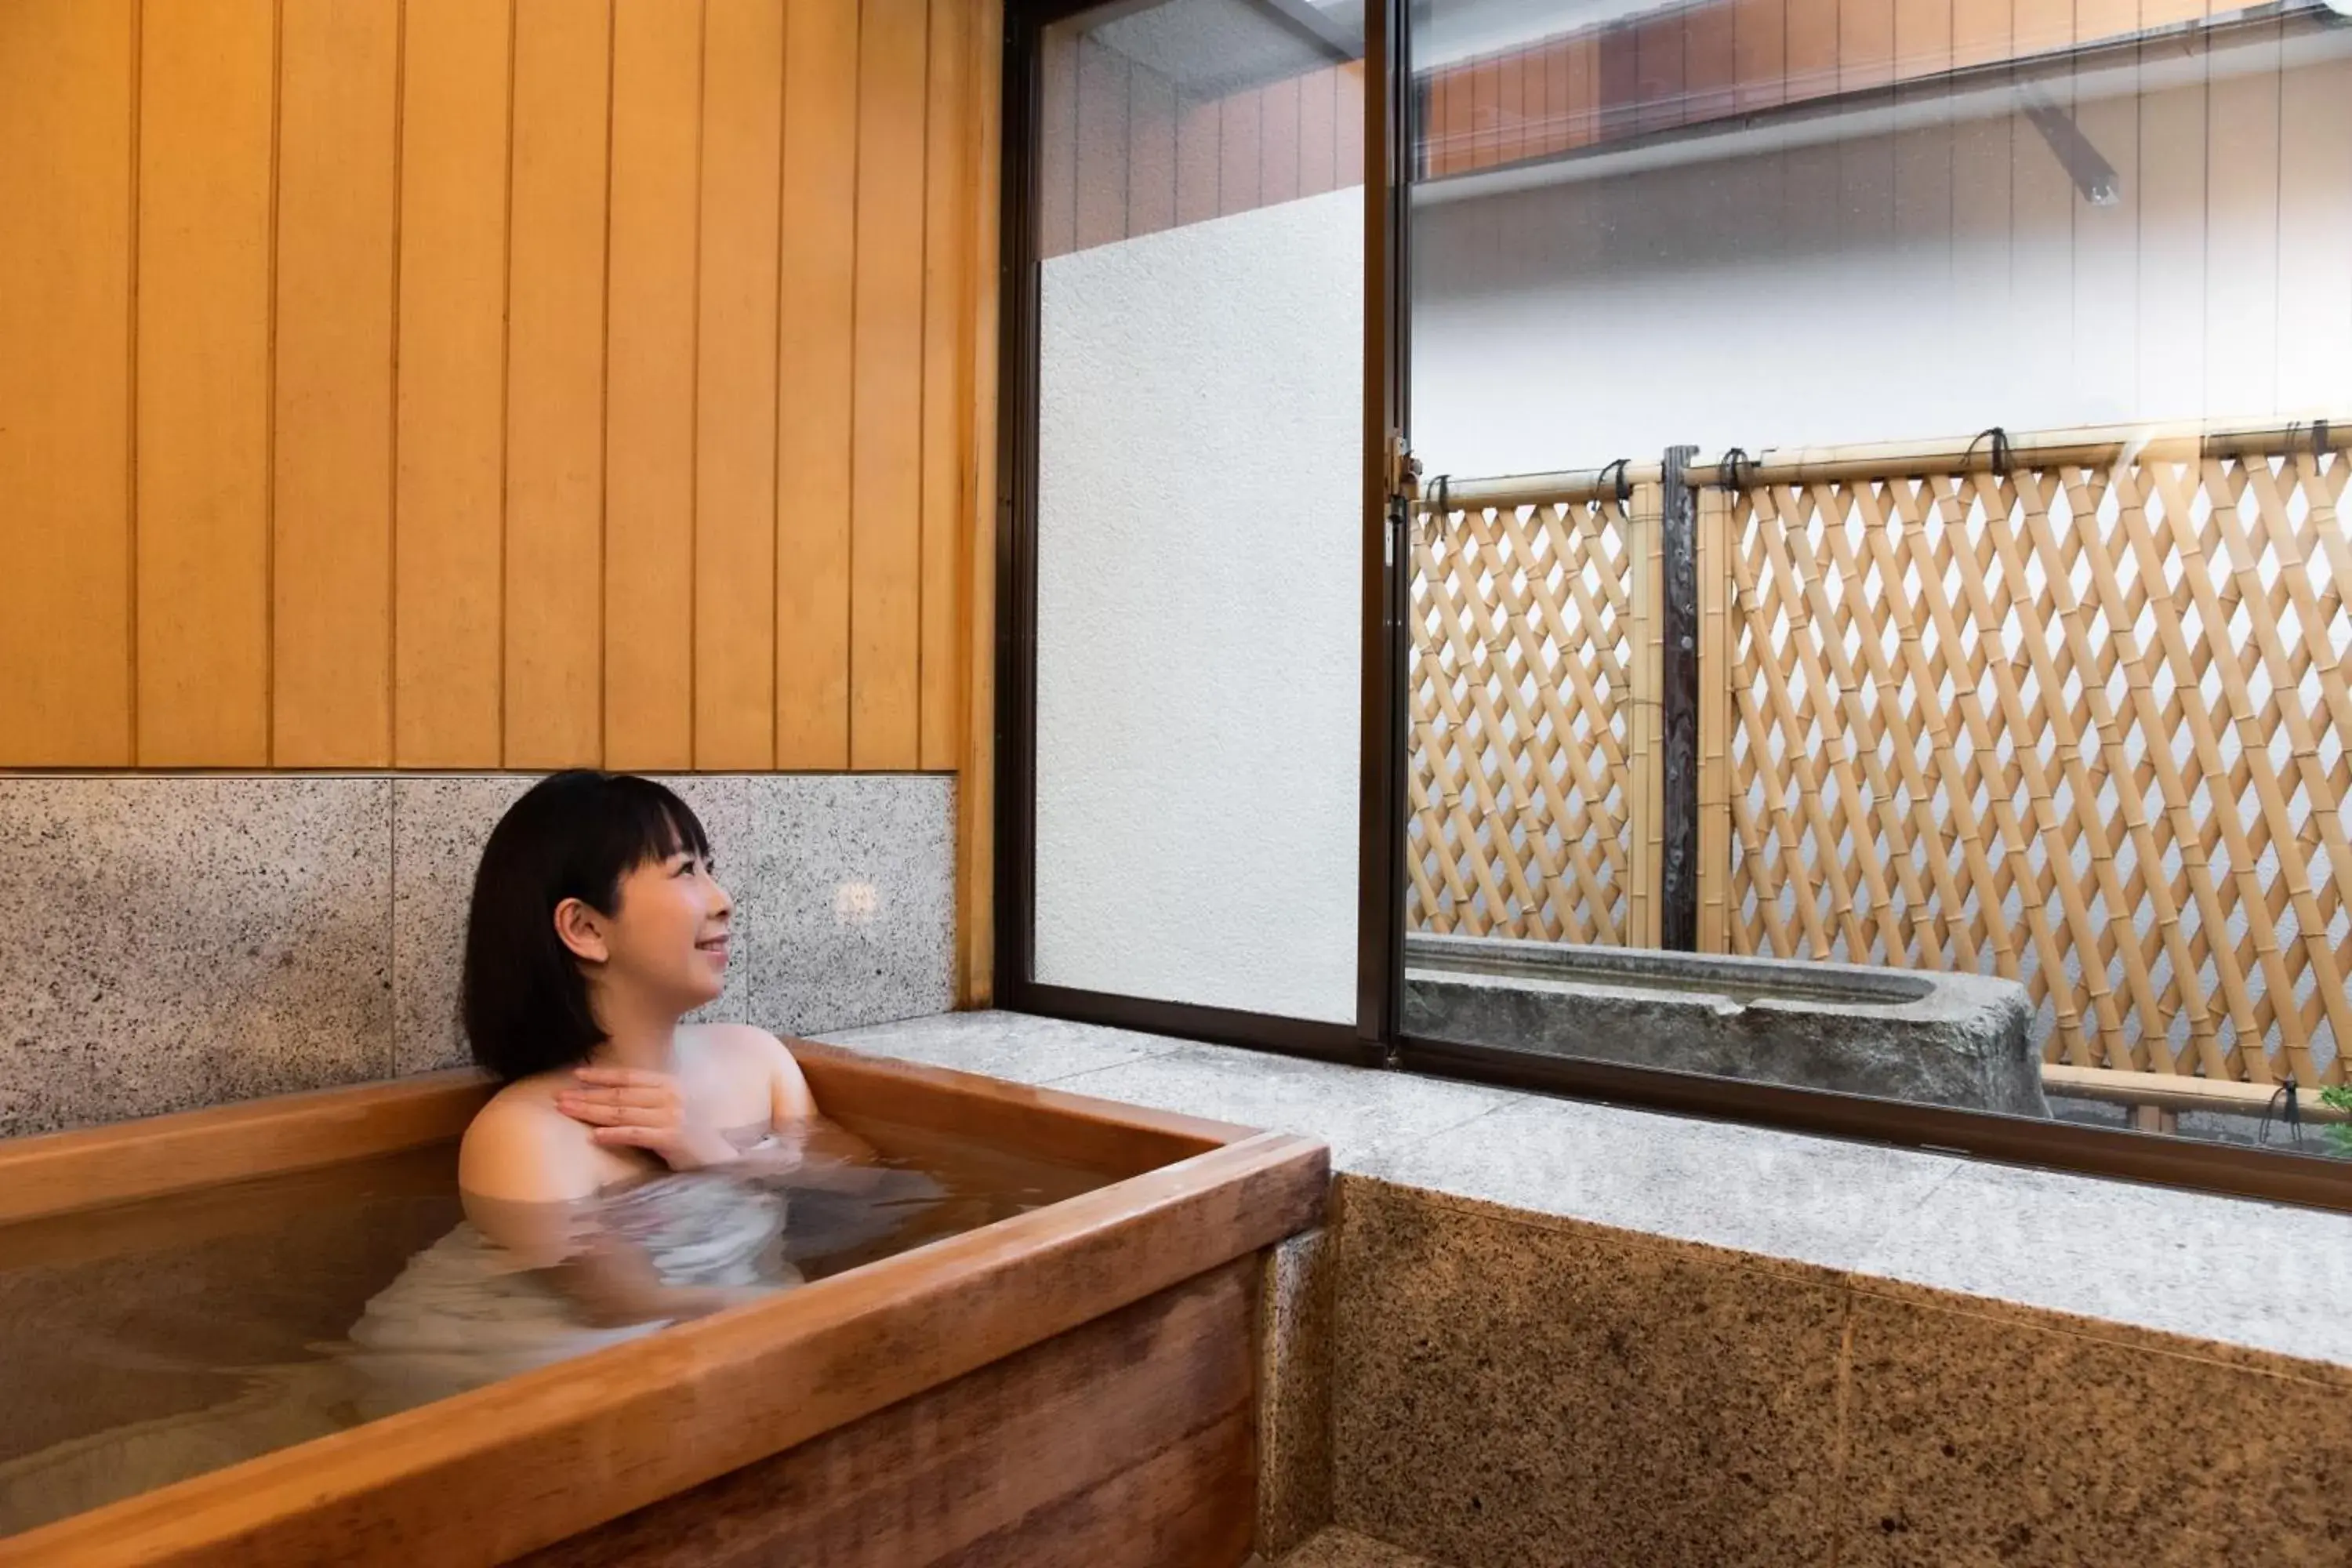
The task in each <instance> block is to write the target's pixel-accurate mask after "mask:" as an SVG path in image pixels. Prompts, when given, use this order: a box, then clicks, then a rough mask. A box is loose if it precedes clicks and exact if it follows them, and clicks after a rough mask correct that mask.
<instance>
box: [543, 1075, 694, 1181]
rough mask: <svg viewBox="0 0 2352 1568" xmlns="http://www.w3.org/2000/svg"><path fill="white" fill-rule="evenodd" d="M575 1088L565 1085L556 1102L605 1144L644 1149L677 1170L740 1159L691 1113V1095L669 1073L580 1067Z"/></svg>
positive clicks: (575, 1077)
mask: <svg viewBox="0 0 2352 1568" xmlns="http://www.w3.org/2000/svg"><path fill="white" fill-rule="evenodd" d="M572 1079H573V1080H574V1082H575V1084H576V1085H577V1087H575V1088H572V1089H560V1090H558V1091H557V1093H556V1096H555V1108H556V1109H557V1110H561V1111H562V1112H563V1114H564V1115H566V1116H569V1117H571V1118H572V1120H573V1121H584V1122H586V1123H587V1124H588V1125H589V1126H590V1127H591V1128H593V1129H594V1131H593V1132H592V1133H591V1134H590V1136H592V1137H593V1138H594V1139H595V1140H596V1142H599V1143H601V1144H603V1145H604V1147H606V1148H608V1149H611V1148H630V1149H644V1150H646V1151H648V1152H651V1153H654V1154H656V1155H658V1156H659V1157H660V1159H661V1161H662V1163H664V1164H666V1165H667V1166H668V1167H669V1168H670V1169H671V1170H673V1171H699V1170H702V1169H704V1168H706V1167H708V1166H711V1165H724V1164H728V1163H731V1162H732V1161H733V1160H734V1159H735V1154H736V1151H735V1146H734V1145H733V1144H731V1143H730V1142H727V1140H726V1139H725V1138H723V1137H721V1136H719V1131H718V1130H717V1129H715V1128H710V1127H705V1126H702V1125H701V1124H700V1123H698V1122H697V1121H694V1120H693V1119H692V1117H691V1116H690V1115H689V1114H688V1110H687V1105H686V1095H685V1094H684V1092H683V1091H681V1090H680V1089H679V1088H678V1087H677V1079H674V1078H672V1077H670V1076H669V1075H668V1074H667V1073H659V1072H644V1071H640V1070H638V1069H636V1068H579V1069H577V1070H576V1071H574V1072H573V1074H572Z"/></svg>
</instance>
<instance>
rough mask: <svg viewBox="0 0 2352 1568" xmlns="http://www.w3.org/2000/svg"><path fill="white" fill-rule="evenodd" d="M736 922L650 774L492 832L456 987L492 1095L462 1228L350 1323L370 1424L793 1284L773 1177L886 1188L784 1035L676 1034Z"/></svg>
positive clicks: (475, 1151) (565, 776)
mask: <svg viewBox="0 0 2352 1568" xmlns="http://www.w3.org/2000/svg"><path fill="white" fill-rule="evenodd" d="M732 915H733V905H732V903H731V901H730V900H729V898H728V896H727V891H726V889H723V888H721V887H720V886H719V882H718V880H717V879H716V877H715V876H714V874H713V867H712V862H711V853H710V843H709V838H708V837H707V836H706V835H705V834H704V832H703V828H702V825H701V823H700V822H698V821H697V820H696V818H695V816H694V814H693V812H692V811H690V810H689V809H688V807H687V805H686V803H685V802H684V801H682V800H680V799H679V798H678V797H677V795H674V794H672V793H671V792H670V791H669V790H667V789H666V788H664V787H663V786H662V785H660V784H656V783H654V782H652V781H651V780H649V779H643V778H635V777H630V776H626V775H621V774H613V773H592V772H574V773H557V774H554V775H552V776H551V777H549V778H547V779H544V780H542V781H541V783H539V784H536V785H534V786H533V787H532V788H531V789H530V792H529V793H528V794H526V795H523V796H522V798H521V799H520V800H518V801H517V802H516V803H515V804H514V805H513V807H512V808H511V809H509V811H508V813H507V815H506V816H505V817H504V819H502V820H501V821H500V822H499V825H498V827H497V829H496V830H495V831H494V832H492V834H491V835H490V838H489V842H488V846H487V847H485V848H484V849H483V851H482V860H481V866H480V868H479V870H478V872H477V873H476V877H475V882H474V897H473V905H472V910H471V912H470V914H469V916H468V919H467V931H466V953H465V973H464V980H463V985H462V991H463V1015H464V1020H465V1027H466V1034H467V1038H468V1040H469V1041H470V1043H471V1045H472V1047H473V1053H474V1059H475V1060H476V1061H478V1062H479V1063H480V1064H481V1065H482V1066H483V1067H484V1068H488V1070H489V1071H490V1072H491V1073H492V1074H493V1075H495V1076H496V1077H497V1078H498V1079H499V1080H500V1081H501V1083H502V1084H503V1087H502V1088H501V1089H499V1092H498V1094H497V1095H496V1097H495V1098H493V1099H492V1100H490V1101H489V1103H488V1105H486V1106H484V1107H483V1108H482V1110H481V1111H480V1112H479V1113H478V1115H477V1116H476V1117H475V1119H474V1121H473V1123H472V1125H470V1126H469V1127H468V1128H467V1131H466V1137H465V1142H464V1143H463V1145H462V1147H461V1151H460V1153H459V1156H458V1163H457V1184H458V1188H459V1192H460V1195H461V1196H462V1198H463V1199H464V1203H465V1212H466V1217H467V1223H466V1224H464V1225H461V1226H458V1227H457V1230H455V1231H454V1232H452V1233H451V1234H450V1235H449V1236H447V1237H444V1238H443V1239H442V1240H441V1241H439V1242H437V1243H436V1244H435V1245H434V1246H433V1247H429V1248H427V1249H426V1250H425V1252H423V1253H420V1254H419V1255H418V1256H417V1257H416V1258H414V1259H412V1260H411V1261H410V1263H409V1265H408V1267H407V1268H406V1269H405V1270H404V1272H403V1273H402V1275H401V1277H400V1278H399V1279H397V1280H395V1281H394V1283H393V1284H392V1285H391V1286H390V1287H388V1288H387V1289H384V1290H383V1292H382V1293H381V1294H379V1295H378V1296H377V1297H376V1298H375V1299H374V1300H372V1301H370V1302H369V1303H368V1308H367V1311H366V1314H365V1316H363V1317H362V1320H361V1321H360V1322H359V1323H358V1324H357V1325H356V1326H355V1327H354V1328H353V1329H352V1331H351V1336H350V1337H351V1341H352V1347H353V1348H352V1349H351V1350H348V1351H346V1352H344V1353H345V1359H346V1360H347V1361H348V1363H350V1364H351V1365H352V1367H353V1369H354V1370H356V1371H357V1372H359V1373H361V1374H362V1386H363V1388H364V1389H365V1390H366V1392H365V1394H363V1395H362V1405H363V1407H365V1408H366V1410H367V1413H369V1414H377V1413H381V1412H382V1411H384V1410H387V1409H390V1408H394V1407H399V1406H405V1405H415V1404H418V1403H421V1402H423V1401H424V1400H426V1399H431V1398H437V1397H440V1396H441V1395H443V1394H452V1393H456V1392H457V1391H459V1390H461V1389H464V1388H468V1387H473V1386H477V1385H478V1384H483V1383H487V1382H489V1381H491V1380H493V1379H495V1378H498V1377H500V1376H504V1375H506V1374H508V1373H514V1372H519V1371H522V1370H525V1369H527V1368H529V1367H532V1366H538V1365H542V1364H545V1363H549V1362H552V1361H556V1360H560V1359H562V1358H564V1357H567V1356H572V1355H577V1354H580V1353H582V1352H585V1351H590V1350H594V1349H596V1348H598V1347H600V1346H601V1345H604V1344H608V1343H613V1342H618V1341H620V1340H625V1339H630V1338H634V1337H635V1336H637V1335H639V1334H643V1333H646V1332H649V1331H652V1330H655V1329H657V1328H659V1327H661V1326H663V1325H664V1324H666V1323H671V1322H676V1321H680V1320H682V1319H688V1318H694V1317H699V1316H702V1315H703V1314H706V1313H709V1312H712V1311H716V1310H720V1309H722V1308H726V1307H729V1306H732V1305H734V1304H736V1303H738V1302H741V1301H745V1300H752V1299H755V1298H757V1297H759V1296H761V1295H763V1294H767V1293H771V1292H773V1291H776V1290H780V1289H788V1288H790V1287H791V1286H793V1285H795V1284H797V1283H799V1280H800V1277H799V1275H798V1274H797V1273H796V1272H795V1271H794V1270H793V1268H792V1267H791V1265H790V1264H789V1263H787V1262H786V1261H785V1258H784V1249H783V1246H782V1237H783V1235H784V1232H785V1228H786V1220H787V1216H786V1214H785V1201H784V1198H783V1196H782V1194H781V1193H780V1192H779V1191H778V1190H777V1189H778V1188H779V1187H780V1186H790V1187H802V1188H814V1189H831V1190H834V1191H840V1190H844V1189H845V1188H846V1189H849V1190H864V1189H866V1188H867V1187H869V1186H870V1185H871V1184H873V1183H874V1182H876V1181H877V1179H880V1178H882V1177H883V1176H884V1174H885V1173H882V1172H879V1171H877V1170H874V1169H872V1168H871V1167H870V1166H869V1165H868V1164H867V1163H866V1162H867V1161H868V1160H870V1158H871V1153H870V1151H868V1150H866V1148H865V1146H864V1145H863V1144H862V1143H860V1142H858V1141H857V1140H856V1139H855V1138H853V1137H851V1136H850V1135H849V1134H847V1133H845V1132H844V1131H841V1130H840V1129H838V1128H836V1127H834V1126H832V1125H831V1124H829V1123H827V1122H825V1121H823V1120H822V1119H821V1118H819V1117H818V1116H817V1114H816V1108H815V1104H814V1101H813V1100H811V1098H810V1095H809V1090H808V1086H807V1084H806V1083H805V1082H804V1081H803V1079H802V1077H801V1072H800V1068H798V1067H797V1066H796V1065H795V1064H794V1063H793V1058H792V1053H791V1052H789V1051H787V1050H786V1049H785V1048H784V1047H783V1046H782V1044H781V1043H779V1042H778V1041H777V1040H776V1038H775V1037H773V1036H772V1035H769V1034H767V1033H766V1032H764V1031H762V1030H760V1029H756V1028H751V1027H749V1026H743V1025H740V1024H688V1023H685V1022H684V1021H683V1020H684V1019H685V1018H686V1016H687V1015H688V1014H689V1013H692V1012H693V1011H694V1010H695V1009H697V1008H698V1007H700V1006H702V1005H705V1004H706V1003H709V1002H711V1001H713V1000H715V999H716V998H717V997H718V995H719V992H720V990H721V988H722V986H723V984H724V981H725V977H726V972H727V955H728V947H729V943H730V938H731V934H732V933H731V924H732ZM893 1174H898V1175H911V1173H893ZM911 1195H915V1194H902V1195H901V1197H900V1199H899V1205H903V1204H904V1203H905V1201H906V1197H907V1196H911Z"/></svg>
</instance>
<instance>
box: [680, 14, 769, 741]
mask: <svg viewBox="0 0 2352 1568" xmlns="http://www.w3.org/2000/svg"><path fill="white" fill-rule="evenodd" d="M706 3H707V4H708V5H709V15H708V17H707V19H706V22H705V29H706V32H705V38H706V42H705V44H704V49H703V65H702V81H703V89H702V284H701V290H700V292H701V300H702V327H701V341H702V354H701V372H700V375H699V377H698V388H699V390H698V394H697V397H696V409H697V419H698V436H697V437H696V443H695V451H696V458H695V471H696V475H697V478H696V482H695V535H694V572H695V582H694V643H695V646H694V765H695V766H696V767H698V768H731V769H747V770H751V769H761V768H766V767H770V766H772V765H773V763H774V761H775V754H776V753H775V742H776V310H777V299H776V232H777V230H776V205H777V201H778V181H779V179H780V178H781V173H780V168H779V163H778V158H779V152H780V145H781V144H780V141H779V139H780V137H781V136H782V114H783V85H784V82H783V76H784V16H783V6H782V0H706Z"/></svg>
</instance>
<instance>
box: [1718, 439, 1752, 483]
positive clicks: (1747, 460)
mask: <svg viewBox="0 0 2352 1568" xmlns="http://www.w3.org/2000/svg"><path fill="white" fill-rule="evenodd" d="M1742 468H1745V469H1746V470H1747V478H1746V479H1744V480H1743V479H1741V478H1740V472H1741V469H1742ZM1755 482H1756V459H1755V458H1751V457H1749V456H1748V448H1747V447H1733V448H1731V450H1729V451H1728V452H1726V453H1725V454H1724V455H1723V461H1721V462H1719V463H1717V464H1716V466H1715V483H1716V488H1717V489H1727V490H1732V491H1735V492H1736V491H1739V490H1744V489H1748V486H1750V485H1752V484H1754V483H1755Z"/></svg>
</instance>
